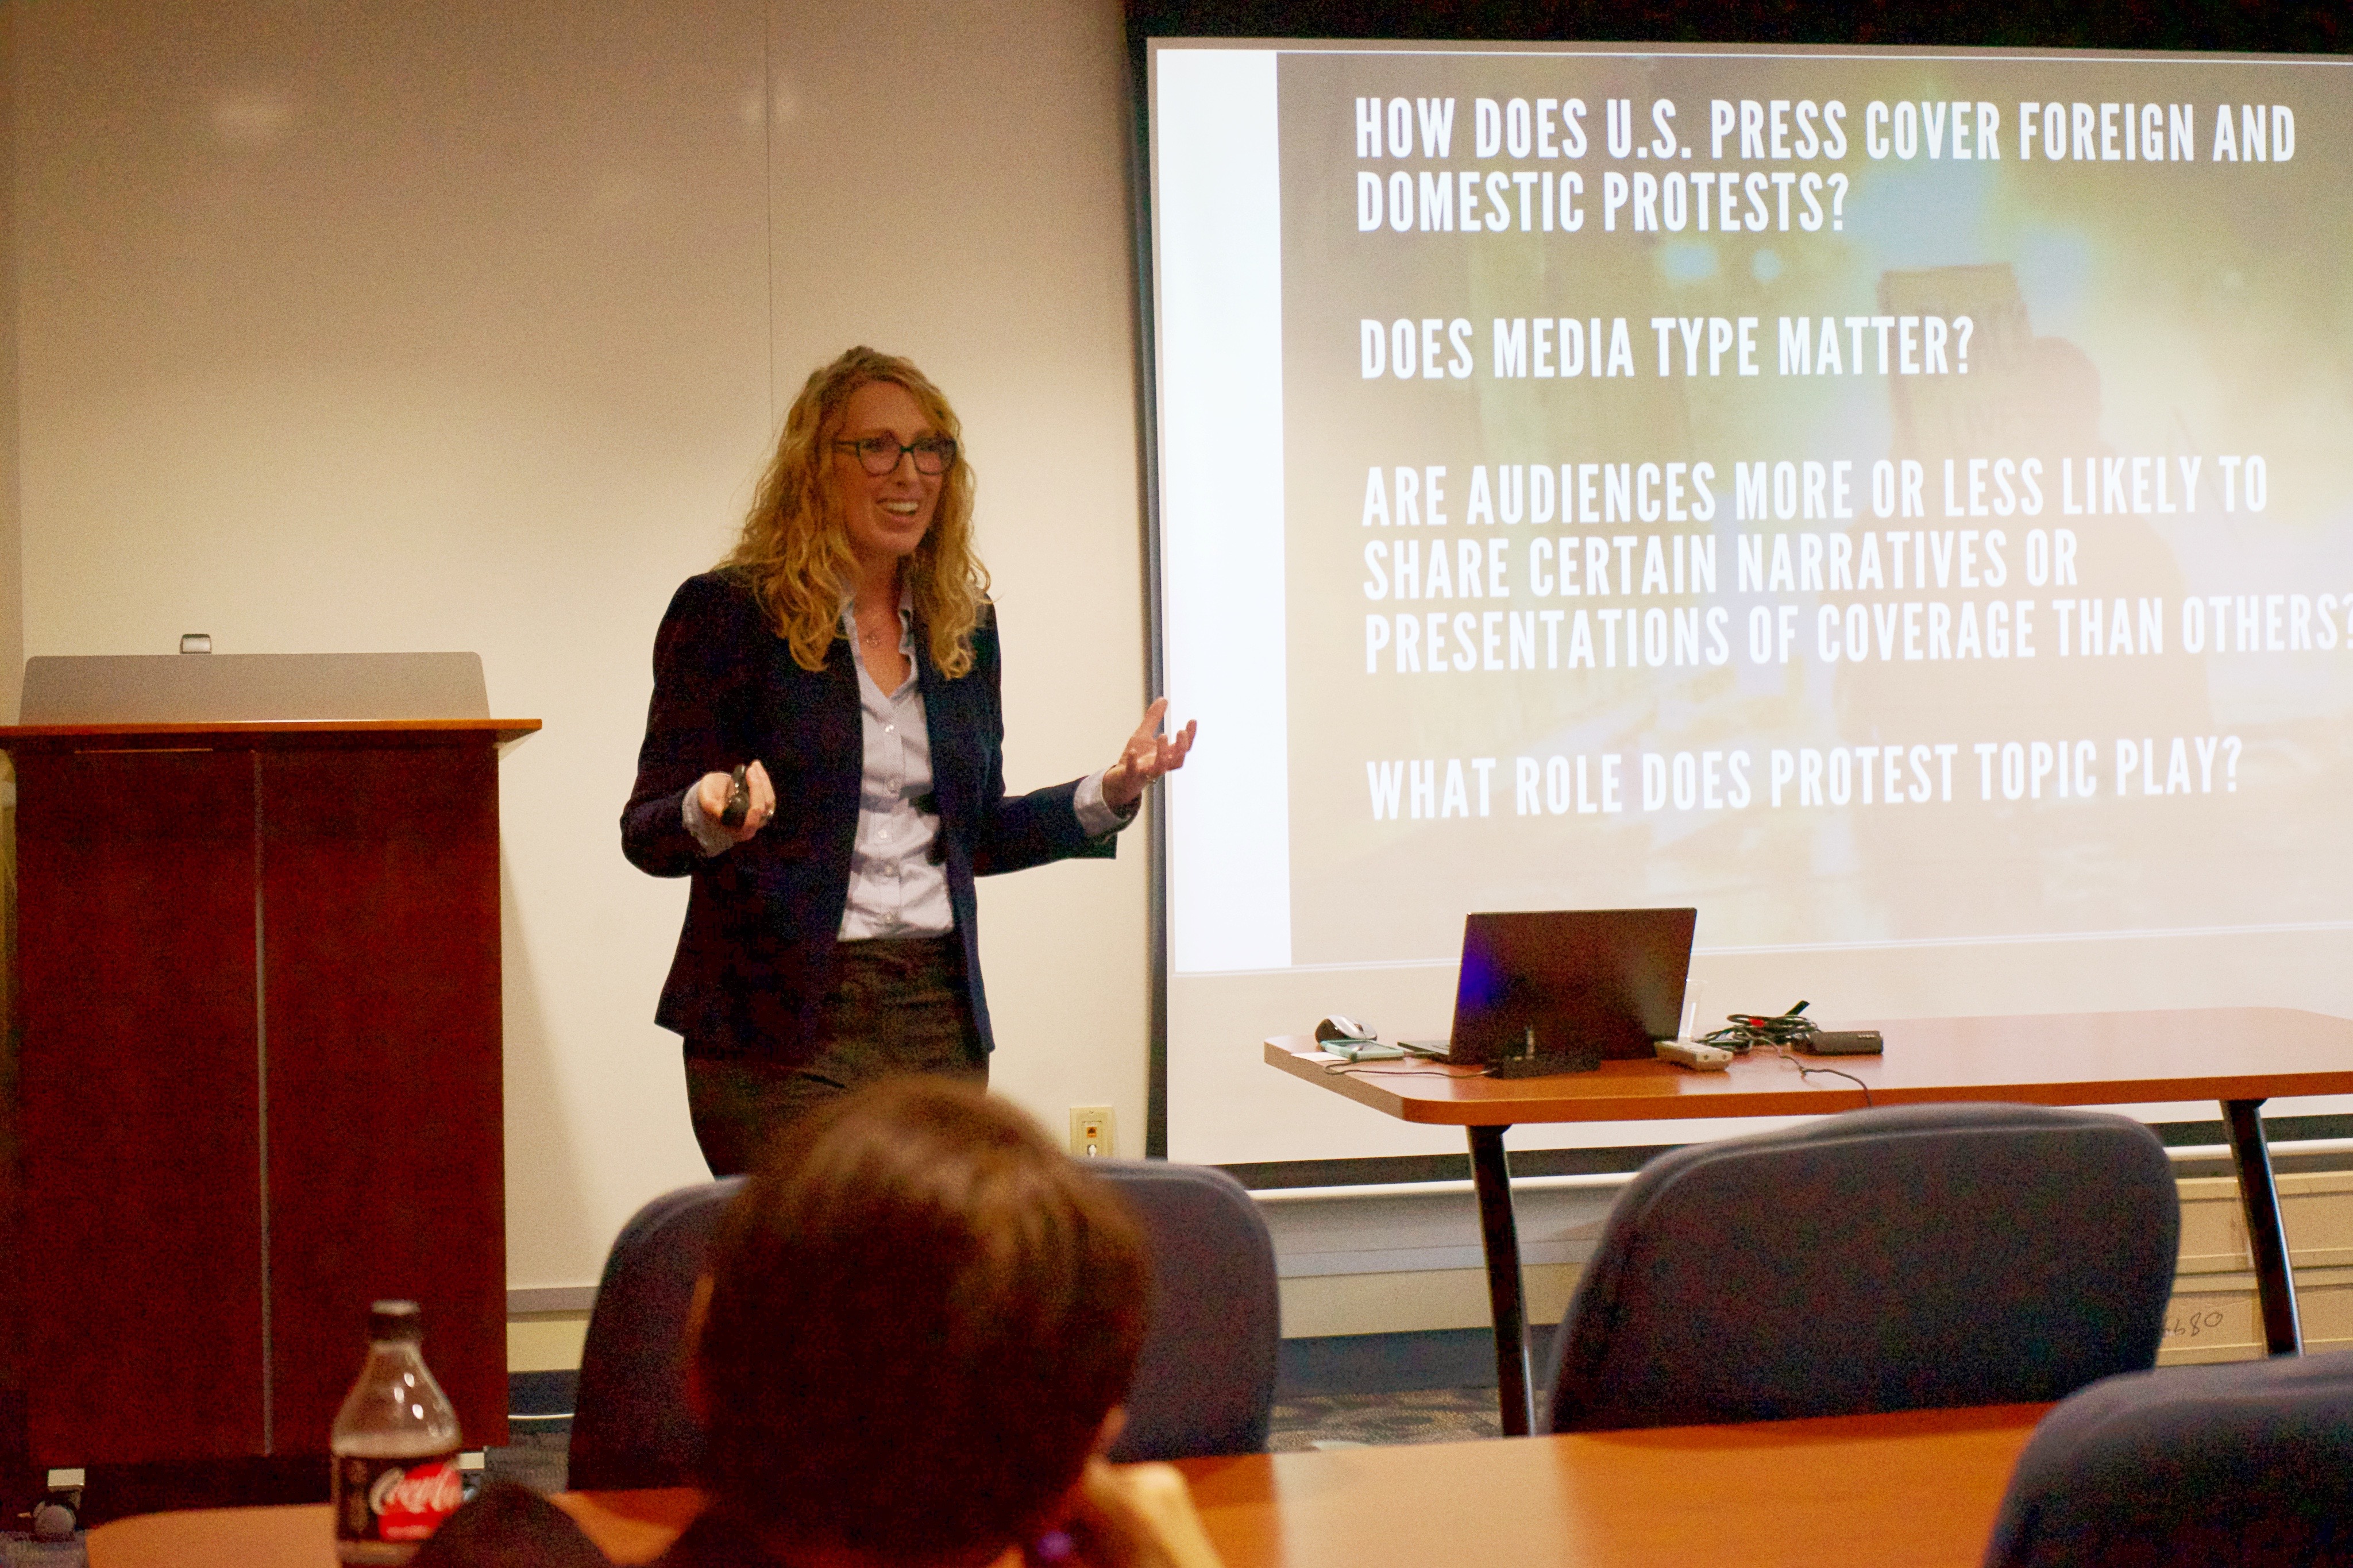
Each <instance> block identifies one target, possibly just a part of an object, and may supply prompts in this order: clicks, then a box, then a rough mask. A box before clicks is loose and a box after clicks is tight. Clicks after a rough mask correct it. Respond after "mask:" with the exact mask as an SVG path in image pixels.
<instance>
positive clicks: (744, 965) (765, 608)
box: [621, 348, 1193, 1175]
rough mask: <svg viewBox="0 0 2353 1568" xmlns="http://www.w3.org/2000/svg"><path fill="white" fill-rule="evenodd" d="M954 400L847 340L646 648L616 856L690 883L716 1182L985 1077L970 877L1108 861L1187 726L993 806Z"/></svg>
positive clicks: (995, 712)
mask: <svg viewBox="0 0 2353 1568" xmlns="http://www.w3.org/2000/svg"><path fill="white" fill-rule="evenodd" d="M958 433H959V426H958V425H957V422H956V417H955V412H954V411H953V410H952V409H950V408H949V406H948V403H947V399H946V398H945V397H944V396H943V395H941V394H940V391H939V389H938V388H937V387H935V386H934V385H933V384H931V382H930V381H928V380H927V379H925V378H924V376H923V373H922V372H920V371H918V370H917V369H916V368H915V367H914V366H913V364H911V363H908V362H907V361H905V360H903V359H897V358H893V357H892V356H890V355H887V354H881V353H875V352H874V351H873V350H871V349H864V348H858V349H852V350H850V351H849V353H845V354H843V355H842V356H841V357H840V358H839V359H837V360H835V361H834V362H833V363H831V364H828V365H826V366H824V367H822V368H821V369H819V370H818V371H817V372H816V373H815V374H812V375H811V376H810V377H809V379H808V384H807V385H806V386H804V387H803V388H802V389H801V394H800V396H799V397H798V398H797V399H796V400H795V401H794V403H793V407H792V411H791V413H790V414H788V415H787V416H786V418H785V428H784V434H783V436H782V437H780V438H779V440H778V442H777V445H776V456H775V458H773V459H772V460H771V461H770V463H769V465H768V468H767V472H766V475H765V477H764V478H763V479H762V480H761V482H760V488H759V493H758V496H757V498H756V499H755V500H754V502H753V506H752V510H751V513H750V515H749V516H747V517H746V518H745V519H744V531H743V535H742V537H741V538H740V539H738V540H737V541H736V543H735V547H734V549H733V551H732V552H730V553H729V555H728V557H727V559H726V560H725V561H723V563H720V565H719V566H718V567H717V568H716V569H715V570H713V571H711V572H707V573H704V574H702V575H701V576H698V577H692V578H689V579H688V580H687V582H686V583H685V584H683V585H681V587H680V588H679V590H678V592H677V594H676V595H673V596H672V598H671V600H670V609H669V611H668V613H667V614H665V615H664V616H663V617H662V623H661V629H660V630H659V632H658V633H657V634H656V636H655V639H654V694H653V702H652V706H651V710H650V711H649V714H648V715H647V720H646V738H645V743H644V744H643V745H642V746H641V747H640V748H639V749H638V778H637V785H636V787H635V788H634V789H633V790H632V791H631V792H630V795H629V803H628V806H627V807H626V808H625V809H624V810H623V812H622V816H621V844H622V849H623V852H624V853H625V854H627V855H628V858H629V860H630V862H631V864H633V865H635V866H637V867H638V868H639V869H641V870H644V871H647V872H649V873H651V874H652V875H654V876H657V877H691V878H692V879H693V889H692V891H691V893H690V895H689V897H688V900H687V909H686V927H685V930H684V931H682V932H681V934H680V937H679V942H678V955H677V957H676V958H675V959H674V960H673V961H672V963H671V964H670V978H669V980H668V982H667V983H666V984H664V985H663V987H662V994H661V1002H660V1005H659V1007H658V1008H657V1010H656V1012H655V1015H654V1017H655V1021H656V1022H657V1023H659V1024H660V1025H661V1026H663V1027H665V1028H668V1029H671V1030H674V1031H676V1032H677V1033H679V1034H680V1035H682V1036H684V1037H685V1041H686V1047H685V1054H686V1084H687V1103H688V1106H689V1108H690V1110H691V1113H692V1116H693V1121H694V1134H695V1138H696V1141H697V1142H700V1143H701V1144H702V1152H703V1157H704V1158H705V1159H706V1160H707V1161H708V1162H709V1163H710V1165H711V1169H712V1174H714V1175H730V1174H733V1173H738V1172H742V1171H746V1170H749V1169H750V1168H751V1167H752V1165H753V1164H754V1163H755V1161H756V1159H757V1157H758V1154H759V1152H760V1149H761V1147H762V1146H763V1144H765V1142H766V1141H767V1139H768V1136H769V1135H770V1134H771V1133H772V1132H773V1131H775V1130H776V1128H778V1127H780V1126H782V1125H784V1124H785V1123H786V1122H787V1121H791V1120H792V1119H793V1118H794V1117H796V1116H797V1115H800V1114H801V1113H803V1112H804V1111H806V1110H808V1109H809V1108H810V1107H812V1106H814V1105H816V1104H818V1103H819V1102H822V1101H824V1100H828V1099H830V1098H832V1097H834V1096H837V1095H839V1094H842V1093H844V1092H845V1091H847V1090H849V1089H854V1088H856V1087H858V1086H860V1085H861V1084H864V1083H867V1082H869V1081H871V1080H873V1079H879V1078H883V1077H887V1076H890V1075H892V1074H895V1073H904V1072H934V1073H944V1074H948V1075H950V1076H953V1077H956V1078H961V1079H969V1080H972V1081H975V1082H981V1083H985V1082H986V1081H987V1076H988V1053H989V1051H990V1050H991V1049H992V1048H993V1046H994V1042H993V1041H992V1039H991V1038H990V1035H989V1026H988V1005H987V997H986V994H985V993H984V992H983V990H982V986H981V979H980V963H979V955H980V948H979V943H978V941H977V938H976V931H975V921H974V911H975V904H974V898H973V879H974V878H975V877H976V876H986V875H988V874H989V873H991V872H997V871H1018V870H1019V869H1021V868H1024V867H1027V866H1036V865H1041V864H1043V863H1044V862H1046V861H1049V860H1055V859H1060V858H1064V857H1067V856H1085V855H1093V856H1108V855H1110V854H1112V853H1113V836H1114V835H1115V834H1117V832H1118V831H1119V829H1120V828H1121V827H1123V826H1125V825H1126V824H1127V822H1129V821H1130V820H1132V819H1133V818H1134V815H1135V811H1136V807H1137V805H1138V803H1139V801H1140V800H1141V799H1142V797H1143V793H1144V788H1145V785H1146V784H1149V783H1150V782H1151V781H1152V780H1154V779H1155V778H1157V777H1159V776H1160V775H1161V774H1163V773H1167V772H1169V771H1170V770H1172V769H1174V768H1176V767H1179V766H1181V765H1182V764H1183V763H1184V761H1185V753H1186V752H1187V749H1188V748H1189V747H1190V746H1191V745H1192V742H1193V726H1192V725H1191V724H1187V725H1186V726H1185V728H1184V729H1183V730H1182V731H1178V732H1177V733H1176V734H1174V735H1163V734H1162V733H1161V732H1160V730H1161V717H1162V715H1163V713H1164V712H1165V711H1166V707H1167V704H1166V700H1165V699H1164V700H1159V701H1155V702H1154V703H1153V704H1152V706H1151V707H1150V708H1149V709H1148V710H1145V716H1144V721H1143V723H1142V724H1140V725H1139V726H1138V727H1137V728H1136V731H1135V733H1134V734H1133V735H1131V736H1129V737H1128V739H1127V743H1126V744H1125V745H1124V747H1123V748H1122V749H1121V751H1120V754H1119V759H1118V761H1116V762H1114V763H1112V765H1111V766H1110V767H1108V768H1105V769H1104V770H1103V771H1102V772H1101V773H1095V774H1092V776H1090V777H1087V778H1084V779H1078V780H1074V781H1072V782H1071V783H1069V784H1058V785H1055V786H1053V787H1052V788H1049V789H1041V790H1034V791H1032V792H1030V793H1029V794H1028V795H1007V794H1006V793H1005V780H1004V770H1003V759H1002V755H1001V745H1002V741H1003V736H1004V722H1003V719H1002V716H1001V714H1000V711H999V708H998V701H997V684H998V666H997V627H996V624H995V620H994V617H993V613H992V610H991V606H990V605H989V603H988V599H987V588H988V574H987V571H986V570H985V569H984V568H983V567H982V565H981V563H980V562H979V560H978V559H977V558H976V556H975V555H974V553H973V549H972V503H973V475H972V469H971V467H970V466H969V465H968V464H967V463H966V462H965V459H964V456H963V453H962V451H961V449H960V447H959V443H958V439H957V437H958Z"/></svg>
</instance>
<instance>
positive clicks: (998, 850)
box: [621, 572, 1116, 1062]
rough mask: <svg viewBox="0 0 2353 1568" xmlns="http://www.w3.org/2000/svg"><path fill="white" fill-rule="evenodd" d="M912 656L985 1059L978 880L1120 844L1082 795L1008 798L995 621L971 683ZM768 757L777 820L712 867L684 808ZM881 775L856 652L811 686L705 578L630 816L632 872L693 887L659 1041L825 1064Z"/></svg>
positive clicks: (676, 641) (761, 624)
mask: <svg viewBox="0 0 2353 1568" xmlns="http://www.w3.org/2000/svg"><path fill="white" fill-rule="evenodd" d="M914 641H915V668H916V679H917V680H918V681H919V682H920V684H921V689H922V691H923V716H924V720H925V727H926V728H927V729H928V730H929V731H930V734H931V742H932V793H933V795H934V796H935V797H936V798H937V801H938V811H939V820H940V835H939V839H938V843H939V845H940V847H942V848H943V849H944V853H945V856H946V859H945V862H944V868H945V870H946V872H947V884H948V907H949V909H950V910H952V911H953V912H954V915H955V930H956V934H957V936H958V937H959V938H960V939H961V940H962V943H963V948H964V973H965V986H966V990H967V994H968V996H969V999H970V1001H971V1005H972V1019H973V1023H974V1024H975V1025H976V1026H977V1027H978V1029H979V1031H980V1039H981V1044H982V1045H983V1046H984V1047H987V1048H990V1049H994V1048H995V1044H996V1042H995V1040H994V1038H993V1037H991V1035H990V1032H989V1026H988V1005H987V998H986V995H985V994H984V992H983V990H982V987H981V981H980V945H979V939H978V935H977V931H976V919H975V915H976V908H975V901H974V898H973V885H972V879H973V878H974V877H975V876H987V875H989V874H990V873H992V872H997V871H1018V870H1020V869H1021V868H1024V867H1028V866H1037V865H1042V864H1043V863H1045V862H1046V861H1049V860H1056V859H1060V858H1065V857H1069V856H1078V855H1085V856H1104V857H1108V856H1110V855H1112V854H1113V853H1115V851H1116V839H1115V838H1114V837H1112V836H1108V835H1107V836H1105V837H1102V838H1098V839H1090V838H1089V837H1087V836H1086V832H1085V830H1084V829H1082V827H1081V826H1079V818H1078V813H1077V811H1076V809H1075V808H1074V807H1073V805H1072V804H1071V802H1072V797H1073V796H1074V795H1076V794H1077V791H1078V786H1079V781H1078V780H1075V779H1073V780H1072V781H1071V782H1070V783H1069V784H1057V785H1055V786H1053V787H1052V788H1050V789H1041V790H1035V791H1032V792H1031V793H1030V794H1028V795H1012V796H1008V795H1006V793H1005V776H1004V759H1003V755H1002V745H1003V741H1004V735H1005V724H1004V719H1003V716H1002V713H1001V711H1000V710H999V707H998V701H997V668H998V666H997V626H996V622H995V619H994V616H993V615H992V614H991V613H990V612H988V611H987V610H986V609H984V611H983V613H982V617H981V624H980V625H979V626H976V627H975V628H974V630H973V635H972V650H973V667H972V668H971V670H970V671H969V672H967V673H966V674H965V675H964V676H963V677H962V678H961V679H955V680H950V679H947V678H946V677H944V676H943V675H942V674H941V673H940V672H939V670H938V669H937V668H935V667H934V665H933V663H932V656H931V648H930V647H929V645H928V644H927V643H926V641H925V639H924V636H923V626H922V625H921V624H920V622H919V623H918V624H917V626H916V627H915V639H914ZM755 757H756V758H758V759H759V761H760V762H761V763H763V764H764V765H765V767H766V769H767V773H768V778H769V781H770V782H771V783H772V784H774V785H775V786H776V816H775V817H773V818H772V819H771V820H770V821H769V823H768V825H767V826H766V827H765V828H763V829H762V830H761V831H760V832H759V833H757V834H755V835H754V837H752V838H750V839H748V840H747V841H745V842H744V843H742V844H739V845H737V846H735V847H733V848H732V849H730V850H728V851H726V852H725V853H724V854H722V855H716V856H712V857H709V858H706V857H704V856H703V854H702V851H701V848H700V847H698V846H697V845H696V844H695V842H694V838H693V837H692V836H691V834H689V833H688V832H687V830H686V825H685V820H684V809H685V795H686V792H687V791H688V790H690V789H691V788H693V787H694V785H695V784H696V782H697V781H699V780H700V779H701V778H702V775H703V774H705V773H724V772H726V771H727V770H728V769H730V768H733V766H734V765H735V764H736V763H744V762H749V761H751V760H752V759H754V758H755ZM864 759H865V737H864V731H863V729H862V727H861V723H860V708H859V696H858V670H857V666H856V663H855V660H854V658H853V657H852V655H851V652H850V647H849V641H848V640H847V639H846V638H838V639H837V640H836V641H835V642H834V644H833V646H832V647H831V648H830V649H829V650H828V652H827V655H826V661H825V668H822V669H819V670H816V671H814V672H812V671H810V670H806V669H803V668H801V667H800V666H799V665H798V664H797V663H795V662H794V660H793V655H792V648H791V647H790V645H788V644H787V643H786V641H785V639H784V638H783V637H779V636H777V635H776V631H775V630H774V628H773V627H772V626H770V625H769V623H768V622H767V621H766V620H765V617H764V616H762V614H761V612H760V608H759V605H758V604H757V603H756V602H755V601H754V598H753V596H752V592H751V588H750V585H749V584H747V583H746V582H745V581H744V579H743V578H742V577H741V576H740V575H738V574H734V573H732V572H709V573H705V574H702V576H699V577H690V578H689V579H687V581H686V582H685V583H684V584H682V585H681V587H680V588H679V590H678V592H677V594H675V595H672V596H671V599H670V609H669V611H668V613H666V614H665V615H664V616H662V623H661V629H660V631H659V632H658V633H657V634H656V635H655V637H654V695H653V702H652V705H651V708H650V710H649V712H648V714H647V716H646V739H645V744H644V745H643V746H641V747H640V748H639V749H638V782H637V786H636V788H634V789H633V790H631V791H630V792H629V804H628V805H627V806H626V807H624V808H623V810H622V813H621V849H622V853H624V854H626V855H627V856H628V858H629V862H630V864H632V865H634V866H636V867H637V868H638V869H639V870H642V871H647V872H650V873H651V874H652V875H654V876H657V877H689V876H691V877H692V878H693V879H694V887H693V890H692V892H691V894H690V895H689V896H688V899H687V905H686V929H685V930H684V931H682V932H681V933H680V936H679V939H678V956H677V957H676V958H675V959H674V960H673V961H672V962H671V963H670V978H669V980H668V981H667V982H666V983H665V984H663V986H662V994H661V1004H660V1005H659V1007H658V1008H657V1009H656V1010H655V1013H654V1021H655V1022H656V1023H658V1024H659V1025H660V1026H662V1027H664V1028H666V1029H673V1030H676V1031H677V1032H678V1033H680V1034H681V1035H684V1036H685V1037H687V1038H688V1040H690V1041H691V1042H694V1043H695V1044H696V1045H698V1046H701V1047H706V1048H708V1047H719V1048H722V1049H725V1048H730V1047H732V1048H734V1049H739V1050H744V1051H749V1052H752V1053H755V1054H757V1055H760V1056H764V1057H768V1058H772V1059H776V1060H779V1061H784V1062H794V1061H802V1060H806V1059H807V1058H808V1057H809V1056H810V1055H811V1054H813V1053H814V1052H815V1051H816V1049H817V1047H818V1043H819V1041H818V1013H819V1009H820V1007H821V1006H822V1005H823V1003H824V1001H825V998H826V994H827V993H828V990H829V989H830V987H831V984H832V979H833V944H834V939H835V937H836V936H837V935H838V934H839V931H840V930H841V914H842V910H843V908H844V906H845V905H846V904H847V903H848V901H849V861H850V851H851V849H852V847H853V846H854V845H855V843H856V840H857V837H858V797H859V787H860V779H861V777H862V775H863V773H864V765H865V763H864Z"/></svg>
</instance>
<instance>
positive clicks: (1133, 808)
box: [1071, 768, 1144, 838]
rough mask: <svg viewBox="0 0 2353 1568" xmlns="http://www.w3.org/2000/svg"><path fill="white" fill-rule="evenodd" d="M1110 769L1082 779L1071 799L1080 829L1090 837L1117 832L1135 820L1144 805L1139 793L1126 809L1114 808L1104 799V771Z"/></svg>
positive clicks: (1099, 836) (1090, 774)
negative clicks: (1077, 791) (1077, 790)
mask: <svg viewBox="0 0 2353 1568" xmlns="http://www.w3.org/2000/svg"><path fill="white" fill-rule="evenodd" d="M1109 771H1110V770H1109V769H1107V768H1106V769H1101V770H1098V771H1097V772H1094V773H1089V774H1088V775H1087V776H1086V777H1084V778H1082V779H1081V780H1080V781H1079V793H1078V794H1077V795H1074V796H1072V797H1071V809H1072V810H1074V811H1076V812H1077V813H1078V814H1079V830H1080V831H1081V832H1082V833H1084V834H1085V835H1086V836H1087V837H1090V838H1101V837H1103V836H1104V835H1105V834H1107V833H1117V832H1118V831H1119V830H1120V829H1121V828H1123V827H1125V826H1127V825H1128V824H1129V823H1131V822H1134V820H1135V814H1136V812H1137V810H1138V809H1139V808H1140V807H1142V805H1144V797H1143V796H1142V795H1138V796H1136V797H1135V801H1134V804H1133V805H1130V806H1129V807H1128V808H1127V809H1126V810H1125V811H1118V810H1114V809H1113V806H1112V805H1111V803H1110V802H1109V801H1107V800H1105V799H1103V773H1108V772H1109Z"/></svg>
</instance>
